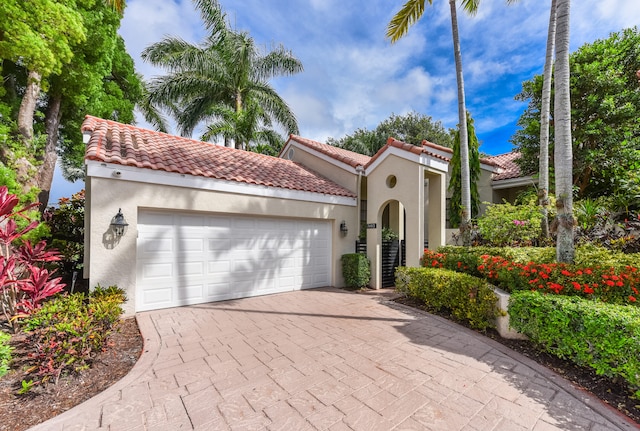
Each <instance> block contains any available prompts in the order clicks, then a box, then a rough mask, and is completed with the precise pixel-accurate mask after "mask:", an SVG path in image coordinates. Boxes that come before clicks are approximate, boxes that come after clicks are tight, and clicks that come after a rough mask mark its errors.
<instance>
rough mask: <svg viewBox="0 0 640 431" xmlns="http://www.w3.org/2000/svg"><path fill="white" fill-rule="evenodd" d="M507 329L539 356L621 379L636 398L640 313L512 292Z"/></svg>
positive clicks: (639, 371) (639, 375)
mask: <svg viewBox="0 0 640 431" xmlns="http://www.w3.org/2000/svg"><path fill="white" fill-rule="evenodd" d="M509 317H510V323H511V326H512V327H513V328H514V329H516V330H517V331H519V332H522V333H524V334H526V335H527V336H528V337H529V338H530V339H531V340H532V341H534V342H535V343H537V344H539V345H540V346H541V347H542V348H543V349H544V350H545V351H547V352H549V353H552V354H554V355H556V356H558V357H560V358H563V359H570V360H572V361H573V362H575V363H576V364H578V365H581V366H587V367H590V368H593V369H594V370H595V371H596V373H597V374H600V375H605V376H608V377H612V378H617V377H621V378H623V379H624V380H625V381H626V382H627V383H628V384H629V386H630V387H631V389H632V390H634V391H635V395H636V397H638V398H640V310H639V309H638V308H636V307H626V306H616V305H609V304H602V303H599V302H593V301H587V300H583V299H580V298H576V297H563V296H554V295H542V294H540V293H538V292H529V291H523V292H516V293H514V294H513V295H511V299H510V302H509Z"/></svg>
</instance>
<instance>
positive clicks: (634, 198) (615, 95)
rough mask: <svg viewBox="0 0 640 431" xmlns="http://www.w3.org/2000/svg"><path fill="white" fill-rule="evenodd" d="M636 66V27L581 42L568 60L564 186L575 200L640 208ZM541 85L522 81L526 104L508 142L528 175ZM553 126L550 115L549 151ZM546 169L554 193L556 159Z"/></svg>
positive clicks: (535, 152)
mask: <svg viewBox="0 0 640 431" xmlns="http://www.w3.org/2000/svg"><path fill="white" fill-rule="evenodd" d="M638 64H640V34H639V32H638V29H637V28H631V29H625V30H623V31H621V32H618V33H612V34H611V35H610V36H609V38H607V39H605V40H597V41H595V42H593V43H591V44H585V45H584V46H582V47H581V48H580V49H578V50H577V51H576V52H574V53H573V54H571V56H570V67H571V97H570V98H571V110H572V115H571V129H570V132H571V138H572V139H571V146H572V148H571V150H572V178H571V181H570V184H571V188H572V189H573V190H575V191H576V193H577V197H578V198H581V199H582V198H597V197H599V196H620V197H625V198H626V200H627V204H626V205H629V206H631V207H637V206H638V205H639V204H640V182H639V181H640V176H638V175H637V174H636V172H637V171H638V168H640V122H638V118H640V111H639V109H640V93H639V92H638V82H637V77H636V70H637V68H638ZM542 81H543V80H542V78H541V77H540V76H536V77H534V78H533V79H531V80H529V81H526V82H524V83H523V91H522V92H521V93H520V94H519V95H518V96H517V97H518V98H519V99H521V100H528V102H529V103H528V106H527V108H526V109H525V112H524V113H523V115H522V116H521V117H520V119H519V122H518V124H519V126H520V129H519V130H518V131H517V132H516V134H515V135H514V136H513V138H512V142H513V143H514V144H515V145H516V146H517V147H518V149H519V150H520V151H521V153H522V159H521V162H520V163H521V167H522V169H523V171H524V172H529V173H531V172H535V171H536V170H537V169H538V157H539V136H538V130H539V127H540V109H541V94H542ZM556 81H557V78H556ZM556 93H557V84H556ZM554 110H555V107H554ZM558 124H559V123H558V121H557V118H556V114H555V113H554V116H553V119H552V126H551V128H550V149H551V148H554V151H555V147H556V144H557V139H558V138H557V128H558V127H557V125H558ZM552 154H553V153H552ZM550 165H552V166H554V169H553V170H552V172H551V174H552V177H553V176H555V177H556V195H558V192H557V189H558V183H557V174H558V165H559V161H558V160H557V159H556V155H554V156H553V158H552V160H551V162H550ZM565 187H566V186H565ZM566 192H567V193H568V190H567V191H566ZM561 203H562V202H561Z"/></svg>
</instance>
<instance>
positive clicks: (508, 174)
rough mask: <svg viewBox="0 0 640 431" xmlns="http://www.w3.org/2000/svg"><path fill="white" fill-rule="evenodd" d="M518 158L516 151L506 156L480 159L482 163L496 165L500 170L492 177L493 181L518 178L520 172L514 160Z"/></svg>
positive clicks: (500, 155) (518, 154)
mask: <svg viewBox="0 0 640 431" xmlns="http://www.w3.org/2000/svg"><path fill="white" fill-rule="evenodd" d="M519 158H520V153H519V152H518V151H512V152H510V153H506V154H499V155H497V156H489V157H485V158H484V159H482V161H483V162H485V163H489V164H493V165H497V166H498V167H500V168H501V171H499V172H498V173H497V174H495V175H494V176H493V178H492V179H493V181H500V180H510V179H512V178H519V177H520V176H521V175H522V174H521V172H520V166H519V165H518V164H517V163H516V160H517V159H519Z"/></svg>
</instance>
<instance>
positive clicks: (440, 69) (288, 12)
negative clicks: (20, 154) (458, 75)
mask: <svg viewBox="0 0 640 431" xmlns="http://www.w3.org/2000/svg"><path fill="white" fill-rule="evenodd" d="M220 3H221V5H222V7H223V9H224V10H225V11H226V12H227V15H228V18H229V20H230V22H231V25H232V27H234V28H236V29H237V30H241V31H247V32H249V33H250V34H251V36H252V37H253V38H254V40H255V41H256V43H257V44H258V45H259V46H262V47H263V48H264V49H265V50H267V49H270V48H271V47H273V46H274V45H278V44H282V45H284V46H285V47H286V48H288V49H290V50H291V51H292V52H293V53H294V55H296V56H297V57H298V58H299V59H300V60H301V61H302V63H303V66H304V72H302V73H300V74H297V75H294V76H290V77H281V78H277V79H275V80H274V81H272V84H273V86H274V87H275V88H276V90H277V91H278V92H279V93H280V94H281V95H282V96H283V97H284V99H285V100H286V101H287V103H289V105H290V106H291V108H292V110H293V112H294V113H295V115H296V117H297V118H298V124H299V127H300V134H301V135H302V136H304V137H307V138H311V139H315V140H319V141H322V142H323V141H325V140H326V139H327V138H328V137H333V138H340V137H342V136H344V135H346V134H350V133H353V131H355V130H356V129H358V128H368V129H373V128H375V127H376V126H377V125H378V124H379V123H380V122H381V121H383V120H384V119H386V118H388V117H389V116H390V115H391V114H398V115H401V114H405V113H407V112H410V111H416V112H419V113H423V114H426V115H429V116H431V117H433V119H434V120H440V121H442V122H443V123H444V125H445V126H446V127H451V128H454V127H455V126H456V124H457V116H458V115H457V93H456V80H455V68H454V63H453V47H452V39H451V21H450V13H449V2H448V1H445V0H434V2H433V5H428V4H427V5H426V9H425V14H424V16H423V17H422V19H421V20H420V21H419V22H418V23H417V24H416V25H414V26H413V27H412V28H411V29H410V30H409V33H408V34H407V36H405V37H404V38H403V39H402V40H400V41H399V42H398V43H396V44H393V45H392V44H391V43H390V42H389V40H387V39H385V32H386V25H387V23H388V22H389V20H390V19H391V17H392V16H393V15H394V14H395V13H396V12H397V11H398V10H399V9H400V7H401V6H402V4H403V3H404V1H403V0H397V1H396V0H393V1H390V0H350V1H344V0H295V1H293V0H241V1H229V0H220ZM550 3H551V2H550V0H547V1H540V0H520V2H518V3H516V4H514V5H511V6H507V5H506V2H505V1H504V0H483V1H482V2H481V4H480V9H479V13H478V14H477V15H476V16H474V17H469V16H467V15H465V14H464V13H463V12H462V11H459V14H458V24H459V31H460V38H461V50H462V64H463V71H464V81H465V91H466V103H467V109H468V110H469V111H470V112H471V114H472V115H473V117H474V119H475V122H476V132H477V134H478V138H479V139H480V141H481V148H480V149H481V151H483V152H485V153H488V154H500V153H504V152H508V151H510V150H511V144H510V143H509V138H510V137H511V136H512V135H513V133H514V132H515V130H516V121H517V120H518V117H519V116H520V114H521V112H522V110H523V109H524V107H525V104H524V103H522V102H518V101H516V100H514V96H515V95H516V94H517V93H518V92H519V91H520V89H521V83H522V82H523V81H525V80H527V79H530V78H531V77H532V76H533V75H535V74H540V73H542V68H543V66H544V54H545V44H546V37H547V25H548V19H549V4H550ZM571 13H572V19H571V50H572V51H574V50H575V49H577V48H578V47H580V46H581V45H583V44H584V43H588V42H593V41H594V40H596V39H602V38H606V37H608V35H609V34H610V33H611V32H617V31H620V30H622V29H623V28H626V27H631V26H633V25H637V21H638V17H640V1H635V0H634V1H630V0H578V1H576V0H574V1H573V2H572V10H571ZM120 34H121V35H122V36H123V38H124V39H125V43H126V46H127V50H128V52H129V54H131V56H132V57H133V59H134V61H135V63H136V69H137V70H138V72H139V73H141V74H142V75H143V76H144V77H145V79H150V78H152V77H153V76H156V75H161V74H163V71H162V70H159V69H155V68H153V67H152V66H150V65H148V64H146V63H144V62H143V61H142V59H141V58H140V53H141V51H142V50H143V49H144V48H145V47H147V46H148V45H150V44H152V43H154V42H157V41H159V40H161V39H162V38H163V37H164V36H166V35H174V36H179V37H181V38H183V39H185V40H187V41H189V42H192V43H198V42H200V41H201V40H202V39H203V37H204V35H205V34H206V33H205V31H204V29H203V26H202V24H201V22H200V17H199V15H198V12H197V11H196V10H195V8H194V6H193V4H192V3H191V1H190V0H173V1H171V0H128V1H127V8H126V10H125V13H124V18H123V21H122V26H121V29H120ZM138 125H139V126H141V127H148V125H146V124H145V123H144V122H143V121H142V120H140V121H139V123H138ZM80 188H82V184H81V183H76V184H73V185H71V184H68V183H66V182H64V181H63V180H62V179H61V177H60V175H59V174H58V175H56V178H55V179H54V185H53V190H52V199H51V202H55V201H57V198H58V197H60V196H69V195H70V194H71V193H73V192H75V191H77V190H79V189H80Z"/></svg>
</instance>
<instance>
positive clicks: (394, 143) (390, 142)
mask: <svg viewBox="0 0 640 431" xmlns="http://www.w3.org/2000/svg"><path fill="white" fill-rule="evenodd" d="M425 142H427V141H423V146H417V145H413V144H407V143H406V142H402V141H398V140H397V139H395V138H389V139H387V143H386V145H385V146H384V147H382V148H380V149H379V150H378V152H377V153H376V154H375V155H374V156H373V157H372V158H371V161H370V162H369V163H368V165H371V164H372V163H373V162H374V161H375V160H376V159H378V158H379V157H380V156H381V155H382V154H383V153H384V152H385V151H387V148H391V147H394V148H399V149H401V150H404V151H408V152H410V153H413V154H428V155H430V156H431V157H435V158H436V159H440V160H444V161H446V162H449V158H447V157H444V156H441V155H440V154H436V153H434V152H432V151H429V146H424V143H425ZM429 144H430V145H433V146H434V147H438V149H440V148H443V149H445V150H448V148H446V147H440V145H436V144H431V143H430V142H429ZM368 165H367V166H368Z"/></svg>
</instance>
